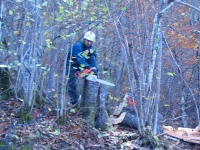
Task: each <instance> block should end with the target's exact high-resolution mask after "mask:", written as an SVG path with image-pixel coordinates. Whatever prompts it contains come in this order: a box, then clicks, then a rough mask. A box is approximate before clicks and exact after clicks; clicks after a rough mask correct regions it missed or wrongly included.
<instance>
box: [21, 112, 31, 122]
mask: <svg viewBox="0 0 200 150" xmlns="http://www.w3.org/2000/svg"><path fill="white" fill-rule="evenodd" d="M18 116H19V117H20V118H21V119H23V120H22V122H29V121H32V119H33V118H32V117H31V115H30V113H27V114H23V113H19V115H18Z"/></svg>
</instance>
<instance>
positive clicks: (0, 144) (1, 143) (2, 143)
mask: <svg viewBox="0 0 200 150" xmlns="http://www.w3.org/2000/svg"><path fill="white" fill-rule="evenodd" d="M5 148H6V143H5V141H2V140H0V149H5Z"/></svg>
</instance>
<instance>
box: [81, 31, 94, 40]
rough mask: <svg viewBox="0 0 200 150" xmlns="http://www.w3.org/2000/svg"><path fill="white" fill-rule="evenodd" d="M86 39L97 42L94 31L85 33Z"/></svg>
mask: <svg viewBox="0 0 200 150" xmlns="http://www.w3.org/2000/svg"><path fill="white" fill-rule="evenodd" d="M84 39H86V40H89V41H92V42H95V34H94V33H93V32H92V31H88V32H86V33H85V35H84Z"/></svg>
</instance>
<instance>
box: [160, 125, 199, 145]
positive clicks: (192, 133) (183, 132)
mask: <svg viewBox="0 0 200 150" xmlns="http://www.w3.org/2000/svg"><path fill="white" fill-rule="evenodd" d="M163 129H164V133H166V134H168V135H170V136H173V137H176V138H179V139H182V140H184V141H186V142H191V143H197V144H200V125H198V126H197V127H196V128H195V129H192V128H182V127H178V128H173V127H172V126H163Z"/></svg>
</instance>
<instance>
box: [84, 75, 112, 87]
mask: <svg viewBox="0 0 200 150" xmlns="http://www.w3.org/2000/svg"><path fill="white" fill-rule="evenodd" d="M86 79H87V80H89V81H93V82H99V83H102V84H105V85H109V86H115V84H113V83H110V82H108V81H105V80H101V79H98V78H97V76H95V75H88V76H87V77H86Z"/></svg>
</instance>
